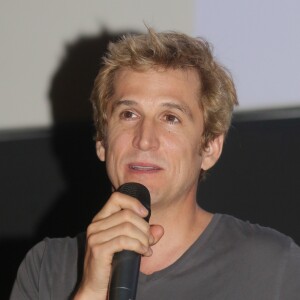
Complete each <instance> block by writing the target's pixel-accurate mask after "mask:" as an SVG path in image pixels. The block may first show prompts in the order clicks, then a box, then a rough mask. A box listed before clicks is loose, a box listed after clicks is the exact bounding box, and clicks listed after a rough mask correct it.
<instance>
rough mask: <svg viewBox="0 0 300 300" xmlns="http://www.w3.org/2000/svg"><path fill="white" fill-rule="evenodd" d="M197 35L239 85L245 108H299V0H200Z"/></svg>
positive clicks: (242, 107) (241, 105) (197, 7)
mask: <svg viewBox="0 0 300 300" xmlns="http://www.w3.org/2000/svg"><path fill="white" fill-rule="evenodd" d="M196 11H197V18H196V26H195V30H194V34H196V35H201V36H204V37H206V38H208V39H209V41H210V42H212V44H213V45H214V48H215V54H216V56H217V57H218V58H219V60H220V61H221V62H223V63H224V64H225V65H226V66H228V67H229V69H230V70H231V72H232V73H233V76H234V78H235V81H236V85H237V89H238V94H239V99H240V103H241V104H240V109H241V110H257V109H270V108H286V107H293V106H296V107H300V13H299V12H300V1H299V0H285V1H282V0H248V1H246V0H243V1H238V0H226V1H224V0H198V1H197V5H196Z"/></svg>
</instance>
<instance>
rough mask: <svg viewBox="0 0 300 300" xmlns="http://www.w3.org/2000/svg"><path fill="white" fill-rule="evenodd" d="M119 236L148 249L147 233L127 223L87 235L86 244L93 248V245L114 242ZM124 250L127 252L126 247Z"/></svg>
mask: <svg viewBox="0 0 300 300" xmlns="http://www.w3.org/2000/svg"><path fill="white" fill-rule="evenodd" d="M119 236H126V237H128V238H130V239H135V240H138V241H139V242H140V243H141V244H143V245H144V246H145V247H147V248H149V231H148V232H147V233H145V232H143V231H142V230H140V229H139V228H138V227H136V226H135V225H134V224H132V223H129V222H126V223H122V224H119V225H117V226H114V227H111V228H108V229H107V230H104V231H100V232H96V233H92V234H89V236H88V244H89V246H90V247H94V246H95V245H100V244H104V243H107V242H109V241H112V240H115V239H116V238H118V237H119ZM125 249H126V250H129V249H127V248H126V245H125Z"/></svg>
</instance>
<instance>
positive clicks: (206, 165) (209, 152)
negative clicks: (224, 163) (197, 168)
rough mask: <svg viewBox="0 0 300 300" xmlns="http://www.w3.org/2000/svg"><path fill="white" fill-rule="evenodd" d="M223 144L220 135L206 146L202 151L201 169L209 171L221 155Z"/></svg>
mask: <svg viewBox="0 0 300 300" xmlns="http://www.w3.org/2000/svg"><path fill="white" fill-rule="evenodd" d="M223 143H224V135H223V134H221V135H219V136H218V137H216V138H215V139H214V140H212V141H210V142H209V143H208V146H207V147H206V148H205V149H204V150H202V165H201V169H203V170H208V169H210V168H211V167H212V166H213V165H214V164H215V163H216V162H217V161H218V159H219V157H220V156H221V153H222V149H223Z"/></svg>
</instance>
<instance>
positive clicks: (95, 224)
mask: <svg viewBox="0 0 300 300" xmlns="http://www.w3.org/2000/svg"><path fill="white" fill-rule="evenodd" d="M147 215H148V211H147V209H146V208H145V207H144V206H143V205H142V204H141V203H140V201H138V200H137V199H135V198H133V197H131V196H128V195H125V194H122V193H119V192H115V193H113V194H112V195H111V197H110V198H109V200H108V201H107V203H106V204H105V206H104V207H103V209H102V210H101V211H100V212H99V213H98V214H97V215H96V216H95V217H94V219H93V221H92V223H91V224H90V225H89V227H88V229H87V244H86V254H85V259H84V271H83V278H82V281H81V284H80V287H79V289H78V291H77V293H76V295H75V297H74V299H75V300H78V299H90V300H92V299H98V300H99V299H103V300H105V299H107V295H108V287H109V279H110V274H111V265H112V259H113V255H114V253H116V252H120V251H122V250H131V251H135V252H137V253H140V254H142V255H144V256H151V255H152V250H151V248H150V247H151V246H152V245H154V244H155V243H157V242H158V241H159V239H160V238H161V236H162V235H163V230H162V229H161V226H159V225H151V226H150V225H149V224H148V223H147V222H146V221H145V220H144V219H143V218H145V217H146V216H147ZM157 227H159V229H158V228H157Z"/></svg>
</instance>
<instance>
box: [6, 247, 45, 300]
mask: <svg viewBox="0 0 300 300" xmlns="http://www.w3.org/2000/svg"><path fill="white" fill-rule="evenodd" d="M44 251H45V242H44V241H42V242H40V243H38V244H36V245H35V246H34V247H33V248H32V249H31V250H30V251H29V252H28V253H27V254H26V256H25V258H24V259H23V261H22V263H21V265H20V267H19V269H18V273H17V277H16V280H15V282H14V285H13V288H12V292H11V295H10V300H20V299H24V300H27V299H31V300H33V299H38V298H39V275H40V269H41V264H42V259H43V255H44Z"/></svg>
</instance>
